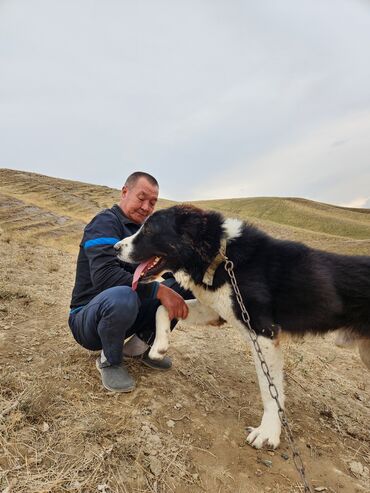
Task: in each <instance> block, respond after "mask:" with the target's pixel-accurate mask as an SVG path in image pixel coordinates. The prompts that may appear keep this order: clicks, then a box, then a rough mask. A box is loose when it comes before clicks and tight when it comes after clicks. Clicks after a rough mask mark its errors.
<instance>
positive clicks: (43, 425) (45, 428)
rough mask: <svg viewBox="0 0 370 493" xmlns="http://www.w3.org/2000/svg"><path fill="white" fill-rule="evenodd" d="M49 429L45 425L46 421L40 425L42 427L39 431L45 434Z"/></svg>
mask: <svg viewBox="0 0 370 493" xmlns="http://www.w3.org/2000/svg"><path fill="white" fill-rule="evenodd" d="M49 429H50V426H49V425H48V424H47V422H46V421H44V422H43V423H42V426H41V431H42V432H43V433H46V432H47V431H49Z"/></svg>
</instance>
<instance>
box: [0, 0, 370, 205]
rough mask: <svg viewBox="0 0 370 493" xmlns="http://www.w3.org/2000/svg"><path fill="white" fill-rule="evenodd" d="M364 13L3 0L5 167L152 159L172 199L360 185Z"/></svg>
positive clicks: (323, 6)
mask: <svg viewBox="0 0 370 493" xmlns="http://www.w3.org/2000/svg"><path fill="white" fill-rule="evenodd" d="M333 11H335V22H333V21H332V18H333V17H332V15H333ZM369 22H370V10H369V9H368V8H367V7H366V5H365V4H364V3H362V2H358V1H348V0H335V1H334V0H324V1H323V2H319V3H317V2H316V3H312V2H311V1H310V0H302V1H301V2H299V5H298V3H297V2H296V1H294V0H282V1H281V2H278V3H276V2H240V1H236V2H196V1H195V0H189V2H171V1H170V0H158V2H149V1H143V2H128V1H123V2H93V3H91V2H89V1H88V0H73V1H72V0H65V1H64V2H59V3H58V2H50V1H48V0H34V1H32V2H26V1H24V0H4V1H3V2H0V46H1V47H2V49H1V51H0V70H1V74H2V76H1V78H0V166H4V167H14V168H19V169H26V170H30V171H37V172H40V173H45V174H49V175H53V176H60V177H64V178H70V179H78V180H82V181H85V182H91V183H100V184H105V185H109V186H116V187H119V186H120V185H121V183H122V180H123V179H124V178H125V176H126V175H127V174H128V173H129V172H131V171H133V170H135V169H145V170H147V171H148V172H150V173H152V174H154V175H155V176H156V177H157V178H158V180H159V182H160V184H161V194H162V196H165V197H168V198H174V199H178V200H191V199H197V198H207V197H233V196H242V195H244V196H245V195H294V196H297V195H300V196H306V197H308V198H314V199H317V200H323V201H330V202H334V203H343V202H348V201H351V200H352V199H353V198H354V197H360V196H363V197H366V196H367V195H368V192H367V190H368V189H370V179H369V172H368V171H367V169H368V168H369V166H368V163H367V162H366V157H367V156H368V155H369V146H368V145H367V144H366V142H365V141H364V132H365V131H367V132H368V130H369V126H368V121H367V120H366V118H364V119H363V120H361V117H360V116H359V115H360V113H361V112H363V114H366V110H367V109H369V108H370V93H369V90H368V81H369V80H370V64H368V63H364V60H366V59H367V58H366V56H367V52H366V49H367V46H369V44H370V31H369V29H368V25H369ZM354 121H355V122H357V123H356V125H357V126H356V128H352V126H351V125H352V123H353V122H354ZM366 187H367V188H366Z"/></svg>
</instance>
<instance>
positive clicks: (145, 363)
mask: <svg viewBox="0 0 370 493" xmlns="http://www.w3.org/2000/svg"><path fill="white" fill-rule="evenodd" d="M123 359H124V360H125V361H138V362H139V363H142V364H143V365H145V366H146V367H148V368H150V369H151V370H158V371H168V370H171V368H172V365H171V366H169V367H168V368H160V367H158V366H152V364H151V363H148V361H147V360H145V359H142V358H141V357H140V356H123Z"/></svg>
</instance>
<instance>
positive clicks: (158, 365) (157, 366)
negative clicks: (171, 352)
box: [123, 348, 172, 371]
mask: <svg viewBox="0 0 370 493" xmlns="http://www.w3.org/2000/svg"><path fill="white" fill-rule="evenodd" d="M149 351H150V348H148V349H147V350H146V351H145V352H144V353H143V354H139V355H138V356H125V355H123V359H124V360H136V361H139V362H140V363H142V364H143V365H145V366H148V367H149V368H151V369H152V370H162V371H166V370H170V369H171V368H172V360H171V358H170V357H169V356H165V357H164V358H163V359H161V360H154V359H151V358H149Z"/></svg>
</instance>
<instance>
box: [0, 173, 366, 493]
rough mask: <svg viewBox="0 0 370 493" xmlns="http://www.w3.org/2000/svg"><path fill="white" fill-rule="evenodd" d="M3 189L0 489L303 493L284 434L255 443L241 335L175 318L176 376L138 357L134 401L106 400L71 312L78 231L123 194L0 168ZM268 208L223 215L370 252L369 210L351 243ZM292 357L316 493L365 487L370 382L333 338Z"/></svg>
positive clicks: (297, 419)
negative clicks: (250, 435)
mask: <svg viewBox="0 0 370 493" xmlns="http://www.w3.org/2000/svg"><path fill="white" fill-rule="evenodd" d="M0 183H1V186H0V227H1V230H2V234H0V379H1V380H0V381H1V386H0V450H1V453H0V491H1V492H2V493H4V492H6V493H49V492H50V493H65V492H73V493H99V492H103V493H144V492H145V493H154V492H155V493H174V492H175V493H204V492H206V493H215V492H217V493H268V492H269V493H301V492H302V491H303V490H302V486H301V484H300V482H299V478H298V475H297V472H296V471H295V469H294V465H293V460H292V455H291V452H290V450H289V447H288V444H287V441H286V440H285V438H283V439H282V443H281V446H280V448H279V449H278V450H276V451H274V452H272V451H267V450H262V451H256V450H254V449H253V448H251V447H249V446H248V445H247V444H246V442H245V438H246V431H245V430H246V427H247V426H249V425H255V424H257V423H258V420H259V419H260V416H261V402H260V396H259V391H258V388H257V381H256V374H255V370H254V364H253V360H252V357H251V355H250V354H249V352H248V350H247V349H246V347H245V345H244V343H243V342H242V341H241V339H240V337H239V334H238V333H236V332H235V331H234V330H233V328H232V327H229V326H224V327H221V328H215V327H194V328H191V329H190V328H186V327H185V326H184V325H183V326H181V324H179V325H178V327H177V328H176V330H175V331H174V333H173V334H172V336H171V347H170V351H169V352H170V355H171V356H172V358H173V361H174V368H173V370H171V371H170V372H168V373H166V374H165V375H163V374H158V373H155V372H152V371H150V370H149V369H145V368H144V367H142V366H140V365H139V364H138V363H137V362H136V363H135V362H132V363H130V368H131V372H132V373H133V375H134V377H135V379H136V382H137V388H136V390H135V391H134V392H133V393H131V394H129V395H121V394H114V393H109V392H106V391H105V389H104V388H103V387H102V385H101V382H100V377H99V374H98V372H97V371H96V368H95V358H96V353H93V352H89V351H86V350H84V349H82V348H81V347H79V346H78V345H77V344H76V342H75V341H74V340H73V338H72V336H71V334H70V331H69V328H68V326H67V317H68V306H69V298H70V293H71V290H72V287H73V282H74V273H75V256H76V252H77V246H78V242H79V240H80V236H81V232H82V228H83V225H84V223H85V222H86V221H87V220H88V219H89V218H90V217H91V216H92V215H93V214H95V212H96V211H98V210H99V209H101V208H103V207H107V206H110V205H111V204H112V203H114V202H115V201H117V200H118V196H119V191H118V190H112V189H109V188H107V187H96V186H92V185H88V184H81V183H78V182H69V181H67V180H58V179H54V178H48V177H44V176H41V175H35V174H32V173H21V172H14V171H10V170H0ZM243 200H244V199H243ZM246 200H247V199H246ZM259 200H260V199H250V201H249V199H248V201H249V204H248V207H250V209H249V211H247V210H246V208H245V207H244V206H243V207H242V206H241V205H240V204H238V207H239V208H240V210H239V211H238V212H237V211H236V210H228V209H227V207H230V208H232V207H233V204H232V201H222V202H223V206H224V207H225V209H224V210H225V211H226V213H227V215H229V213H230V215H235V214H238V215H239V214H240V217H243V218H247V219H248V218H249V217H253V221H254V222H256V223H257V224H259V225H260V226H261V227H263V228H264V229H266V230H267V231H269V232H270V233H272V234H274V235H277V236H280V237H286V238H297V239H300V240H302V239H304V240H305V241H308V242H309V243H311V244H316V245H319V246H320V247H322V248H324V247H325V248H328V249H332V250H336V251H348V252H350V251H353V252H361V251H365V250H366V249H367V250H366V251H367V252H368V251H369V250H368V247H369V242H370V240H369V237H368V236H366V233H363V234H362V233H359V231H357V230H356V228H355V226H356V225H357V224H358V222H359V221H361V220H360V217H365V223H364V229H366V227H367V226H366V225H367V222H366V221H367V212H366V211H364V212H357V211H347V210H344V211H343V216H340V217H342V218H343V221H347V222H349V223H350V224H351V227H352V230H351V231H352V233H351V234H353V236H348V235H344V234H343V228H342V227H339V226H340V225H341V224H342V223H341V222H340V225H338V229H335V228H334V229H333V230H332V233H330V234H329V233H327V232H324V231H323V230H322V228H320V226H319V225H318V226H314V223H312V224H313V226H312V227H316V228H317V229H313V230H308V229H305V224H302V223H297V222H296V219H289V220H287V219H284V215H281V220H280V222H279V221H278V218H277V216H274V215H273V211H272V212H271V211H270V213H267V212H266V214H265V215H264V216H263V214H262V213H260V210H261V211H262V210H263V208H264V207H266V210H268V209H269V207H270V205H271V202H270V201H271V200H274V199H261V200H262V202H259ZM284 200H287V201H288V203H285V205H284V207H286V208H289V207H290V205H289V200H290V199H278V202H281V201H284ZM258 202H259V204H260V206H259V207H258V206H257V205H256V204H257V203H258ZM298 202H299V201H298ZM253 203H254V205H253V206H252V205H251V204H253ZM167 204H169V202H166V201H161V206H165V205H167ZM295 204H296V199H293V205H294V207H295ZM221 205H222V204H213V205H212V204H207V207H213V206H215V207H221ZM294 207H293V209H294ZM305 207H307V208H308V209H309V208H310V207H311V208H312V210H313V211H314V210H316V207H319V208H320V207H323V210H324V212H325V214H327V213H329V212H328V211H330V210H331V206H325V205H321V204H319V205H318V206H317V204H315V203H309V204H306V205H305ZM253 208H254V209H253ZM253 210H254V212H253ZM347 212H348V215H347ZM253 214H254V216H253ZM259 214H260V216H261V217H259ZM297 214H298V215H299V212H298V213H297ZM307 214H308V216H310V214H309V211H308V212H307ZM315 214H316V212H312V214H311V216H310V217H315ZM339 214H342V212H341V211H340V212H339ZM353 214H354V215H353ZM262 216H263V217H262ZM293 216H294V214H293V213H292V217H293ZM284 220H285V221H288V222H290V221H291V222H292V223H294V224H292V225H291V224H290V223H289V224H284V223H283V221H284ZM358 228H359V229H361V226H358ZM284 353H285V361H286V390H287V396H288V398H287V410H288V415H289V419H290V422H291V425H292V427H293V431H294V435H295V437H296V441H297V444H298V447H299V449H300V451H301V453H302V456H303V458H304V462H305V464H306V467H307V472H308V475H309V477H310V478H311V480H312V483H313V485H314V487H315V488H318V489H317V490H316V491H324V492H327V493H366V492H369V491H370V480H369V468H370V430H369V426H368V424H369V422H370V385H369V373H367V372H366V371H365V369H364V367H363V366H362V365H361V363H360V360H359V358H358V355H357V354H356V352H354V351H351V350H340V349H338V348H337V347H335V346H334V345H333V337H332V336H330V337H326V338H324V339H309V340H306V341H300V342H299V343H296V342H292V341H290V342H286V343H284Z"/></svg>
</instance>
